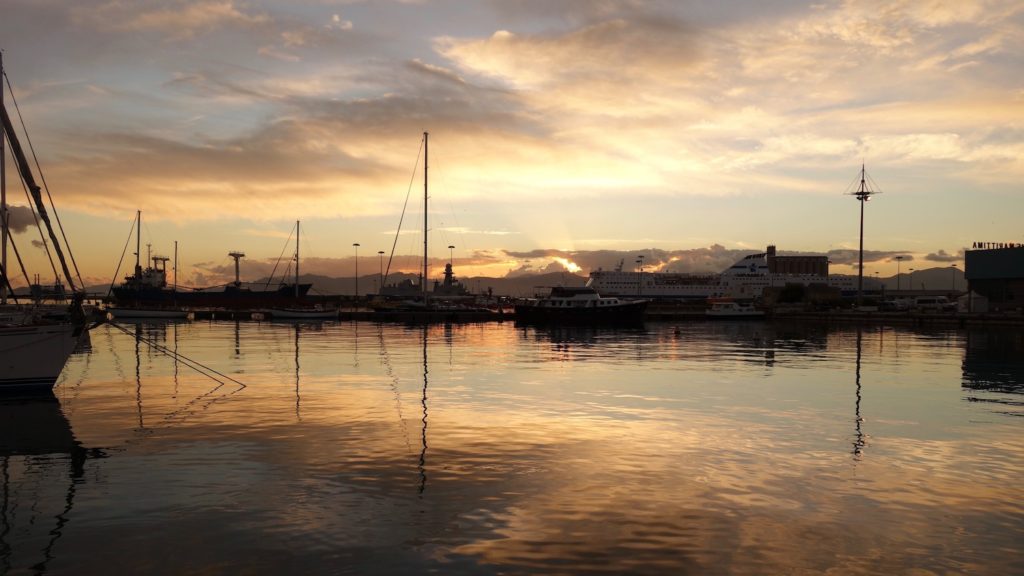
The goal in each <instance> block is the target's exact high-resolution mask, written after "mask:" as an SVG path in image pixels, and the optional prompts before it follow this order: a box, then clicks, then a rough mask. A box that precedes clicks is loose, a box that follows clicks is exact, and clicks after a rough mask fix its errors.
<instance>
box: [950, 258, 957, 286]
mask: <svg viewBox="0 0 1024 576" xmlns="http://www.w3.org/2000/svg"><path fill="white" fill-rule="evenodd" d="M950 268H952V269H953V292H956V264H953V265H952V266H950Z"/></svg>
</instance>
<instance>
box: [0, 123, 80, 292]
mask: <svg viewBox="0 0 1024 576" xmlns="http://www.w3.org/2000/svg"><path fill="white" fill-rule="evenodd" d="M0 121H2V122H3V131H4V132H6V133H7V142H8V143H9V144H10V145H11V156H12V157H13V158H14V162H15V164H17V166H18V173H19V174H21V178H22V180H24V182H25V186H26V187H27V188H28V191H29V195H30V196H31V197H32V202H33V203H34V204H35V205H36V214H37V215H38V217H39V220H41V221H42V223H43V225H44V226H46V232H47V233H48V234H49V236H50V245H51V246H52V247H53V251H54V252H55V253H56V254H57V260H59V261H60V266H61V271H62V272H63V273H64V278H65V279H66V280H67V282H68V286H70V287H71V291H72V292H77V291H78V288H77V287H76V286H75V279H74V276H72V275H71V269H70V268H68V262H67V259H65V258H64V249H63V248H62V247H61V246H62V244H61V242H60V240H58V239H57V234H56V232H54V230H53V225H52V224H51V223H50V215H49V213H48V212H47V210H46V203H45V202H43V189H42V188H40V187H39V185H38V184H36V178H35V176H34V175H33V174H32V168H31V167H30V166H29V163H28V158H27V157H26V156H25V150H24V149H22V147H21V142H19V141H18V136H17V133H16V132H15V131H14V124H13V123H12V122H11V117H10V116H9V115H8V114H7V108H6V107H3V106H0Z"/></svg>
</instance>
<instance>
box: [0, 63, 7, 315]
mask: <svg viewBox="0 0 1024 576" xmlns="http://www.w3.org/2000/svg"><path fill="white" fill-rule="evenodd" d="M3 107H4V53H3V52H2V51H0V108H3ZM4 139H5V136H4V131H2V130H0V229H2V231H0V237H2V240H0V271H3V278H2V279H0V304H7V282H9V280H8V277H7V225H8V221H7V154H6V153H5V152H4Z"/></svg>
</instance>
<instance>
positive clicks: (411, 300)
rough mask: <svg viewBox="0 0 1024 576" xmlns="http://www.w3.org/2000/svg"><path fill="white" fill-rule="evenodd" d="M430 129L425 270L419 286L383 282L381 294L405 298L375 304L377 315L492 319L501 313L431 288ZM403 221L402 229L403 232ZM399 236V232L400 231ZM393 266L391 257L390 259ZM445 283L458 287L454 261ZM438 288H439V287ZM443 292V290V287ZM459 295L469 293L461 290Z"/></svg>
mask: <svg viewBox="0 0 1024 576" xmlns="http://www.w3.org/2000/svg"><path fill="white" fill-rule="evenodd" d="M429 144H430V133H429V132H424V133H423V271H422V272H421V273H420V282H419V286H418V287H416V286H415V285H414V284H413V283H412V281H410V280H406V281H404V282H403V283H401V284H398V285H394V286H382V287H381V295H383V296H395V297H402V298H405V300H403V301H402V302H400V303H399V304H397V305H387V304H385V305H377V306H375V307H374V308H373V310H374V313H375V314H374V316H375V317H376V318H379V319H393V320H399V321H402V322H438V321H440V322H451V321H462V322H465V321H477V320H491V319H496V318H498V317H499V316H500V314H499V313H498V312H495V311H493V310H488V309H486V308H478V307H473V306H466V305H463V304H460V303H458V302H456V301H454V300H453V299H452V298H451V294H448V295H446V296H445V297H443V298H440V297H439V298H431V294H430V292H428V291H427V279H428V278H429V263H430V260H429V250H428V239H429V236H430V235H429V234H428V230H429V228H428V225H427V224H428V221H427V219H428V214H429V210H428V202H429V199H430V195H429V183H430V179H429V177H428V174H429V169H430V161H429V160H430V147H429ZM400 228H401V223H399V230H398V233H401V229H400ZM396 237H397V235H396ZM388 265H389V267H390V260H389V262H388ZM445 285H446V286H447V288H446V289H447V290H449V291H454V289H455V283H453V277H452V269H451V263H449V264H448V265H447V266H446V267H445ZM435 290H436V289H435ZM439 293H440V291H439ZM458 295H459V296H463V295H465V294H464V293H462V292H459V294H458Z"/></svg>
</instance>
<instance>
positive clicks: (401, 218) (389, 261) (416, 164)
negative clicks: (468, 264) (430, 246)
mask: <svg viewBox="0 0 1024 576" xmlns="http://www.w3.org/2000/svg"><path fill="white" fill-rule="evenodd" d="M422 154H423V140H420V149H419V151H418V152H416V163H415V164H413V165H412V176H410V177H409V189H408V190H406V192H405V204H402V216H401V217H400V218H399V219H398V230H396V231H395V241H394V242H392V243H391V255H390V256H388V267H387V268H385V269H384V281H385V282H386V281H387V279H388V274H390V273H391V261H392V260H393V259H394V258H395V246H398V235H399V234H401V233H402V222H403V221H404V220H405V209H406V208H408V207H409V197H410V196H411V195H412V185H413V183H414V182H415V181H416V167H417V166H419V165H420V156H421V155H422ZM424 233H426V232H425V231H424ZM423 281H424V282H426V281H427V279H426V278H424V279H423ZM381 289H382V290H383V289H384V286H381Z"/></svg>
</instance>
